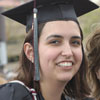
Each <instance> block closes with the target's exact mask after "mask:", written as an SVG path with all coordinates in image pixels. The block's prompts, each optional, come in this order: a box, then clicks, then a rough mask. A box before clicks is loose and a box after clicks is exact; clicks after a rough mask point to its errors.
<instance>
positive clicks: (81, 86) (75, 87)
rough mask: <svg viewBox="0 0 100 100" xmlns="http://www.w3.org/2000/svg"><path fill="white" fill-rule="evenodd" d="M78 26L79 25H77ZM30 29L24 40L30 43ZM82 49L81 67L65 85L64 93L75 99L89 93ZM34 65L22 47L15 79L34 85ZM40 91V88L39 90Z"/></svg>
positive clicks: (79, 99) (40, 28) (42, 25)
mask: <svg viewBox="0 0 100 100" xmlns="http://www.w3.org/2000/svg"><path fill="white" fill-rule="evenodd" d="M44 25H45V24H40V25H39V33H41V30H42V28H43V27H44ZM79 28H80V27H79ZM80 33H81V37H82V38H83V35H82V31H81V28H80ZM32 36H33V35H32V30H31V31H30V32H29V33H28V35H27V36H26V39H25V42H24V43H26V42H29V43H30V44H31V45H33V44H32V40H33V39H32ZM82 51H83V61H82V64H81V67H80V69H79V71H78V72H77V73H76V75H75V76H74V77H73V78H72V80H71V81H69V83H68V84H67V85H66V86H65V90H64V94H66V95H68V96H70V97H72V98H75V99H77V100H82V98H83V97H85V96H86V95H89V88H88V84H87V80H86V73H87V72H86V71H87V60H86V58H85V54H84V50H83V47H82ZM33 66H34V65H33V64H32V63H31V62H30V61H29V60H28V59H27V57H26V55H25V53H24V50H23V49H22V55H21V65H20V70H19V74H18V76H17V79H18V80H20V81H22V82H24V83H25V84H26V85H27V86H28V87H31V88H32V87H33V88H35V87H34V85H33V84H34V81H33V74H34V71H33V68H34V67H33ZM39 91H40V90H39Z"/></svg>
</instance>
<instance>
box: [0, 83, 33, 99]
mask: <svg viewBox="0 0 100 100" xmlns="http://www.w3.org/2000/svg"><path fill="white" fill-rule="evenodd" d="M0 100H32V95H31V93H30V92H29V91H28V90H27V89H26V88H25V87H24V86H23V85H21V84H19V83H8V84H4V85H1V86H0Z"/></svg>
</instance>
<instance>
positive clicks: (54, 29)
mask: <svg viewBox="0 0 100 100" xmlns="http://www.w3.org/2000/svg"><path fill="white" fill-rule="evenodd" d="M67 33H70V34H75V33H76V34H77V35H80V28H79V25H78V24H77V23H76V22H75V21H71V20H70V21H51V22H47V23H46V24H45V25H44V27H43V29H42V32H41V34H42V35H43V36H47V35H54V34H59V35H64V34H65V35H66V34H67Z"/></svg>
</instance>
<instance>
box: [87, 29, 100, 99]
mask: <svg viewBox="0 0 100 100" xmlns="http://www.w3.org/2000/svg"><path fill="white" fill-rule="evenodd" d="M86 48H87V55H88V60H89V73H88V76H89V77H88V79H89V81H90V82H91V83H92V88H93V89H94V90H93V96H94V97H95V98H96V100H100V81H99V80H98V79H97V75H96V72H97V71H98V70H99V69H100V28H99V29H97V30H96V31H95V32H93V34H92V35H91V37H90V39H89V40H88V42H87V45H86Z"/></svg>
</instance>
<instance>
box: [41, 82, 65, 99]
mask: <svg viewBox="0 0 100 100" xmlns="http://www.w3.org/2000/svg"><path fill="white" fill-rule="evenodd" d="M64 87H65V84H64V83H60V82H53V81H52V82H51V81H42V82H40V88H41V93H42V95H43V97H44V99H45V100H61V96H62V93H63V90H64Z"/></svg>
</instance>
